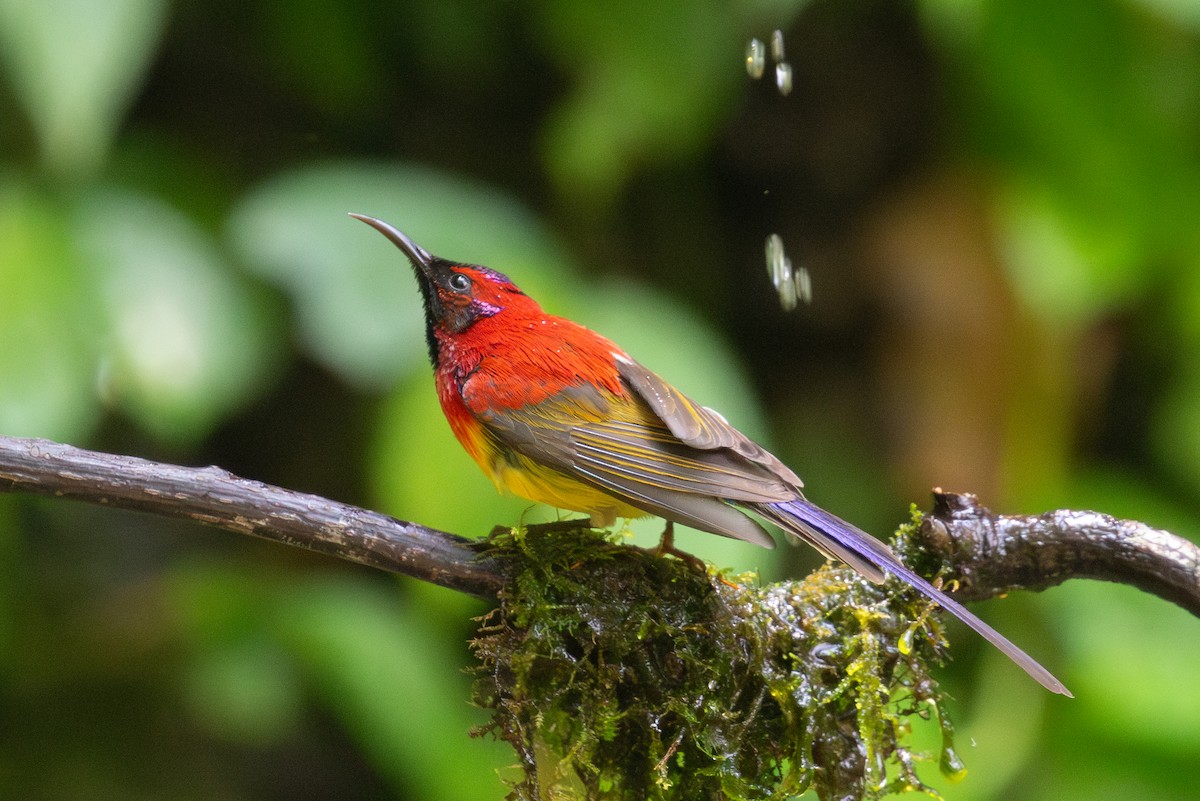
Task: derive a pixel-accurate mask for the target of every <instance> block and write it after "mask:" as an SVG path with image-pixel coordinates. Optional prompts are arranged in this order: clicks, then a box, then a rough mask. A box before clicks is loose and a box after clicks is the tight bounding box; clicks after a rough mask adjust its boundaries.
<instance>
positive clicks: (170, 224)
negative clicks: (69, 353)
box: [75, 190, 277, 440]
mask: <svg viewBox="0 0 1200 801" xmlns="http://www.w3.org/2000/svg"><path fill="white" fill-rule="evenodd" d="M75 231H76V234H77V236H78V238H79V243H80V250H81V253H82V254H83V255H84V257H85V258H86V261H87V263H88V264H89V265H90V267H91V268H92V270H93V271H94V275H95V277H96V284H97V285H98V287H99V289H100V298H99V299H100V301H101V302H102V304H103V308H104V310H105V312H106V313H107V315H108V321H109V326H110V328H111V333H110V342H109V343H108V344H109V347H110V348H111V351H110V353H109V354H108V361H107V363H106V364H105V375H104V378H105V389H106V390H107V391H108V392H111V393H112V394H113V395H114V396H115V397H116V398H117V399H118V400H119V401H120V402H121V403H122V404H124V405H125V406H127V408H128V409H129V411H130V413H131V414H132V416H133V417H134V419H136V420H137V421H138V422H139V423H141V424H142V425H144V426H145V427H146V428H147V429H149V430H150V431H152V432H154V433H155V434H156V435H158V436H160V437H163V438H166V439H174V440H181V439H194V438H198V437H200V436H203V435H204V434H205V433H207V431H208V430H209V429H210V428H211V427H212V426H213V425H215V424H216V423H217V422H219V421H220V420H221V419H222V418H223V417H224V416H225V415H226V414H227V413H228V412H229V411H230V410H231V409H233V408H235V407H236V406H237V405H238V404H240V403H242V402H244V401H245V400H246V399H247V398H249V397H251V396H252V395H253V394H254V393H255V392H256V391H257V390H258V389H260V388H261V386H262V384H263V382H264V379H265V378H266V377H267V376H268V375H269V371H268V370H266V366H267V364H268V362H269V361H270V359H271V357H272V356H273V355H274V354H273V353H272V351H273V350H274V349H275V348H274V345H273V343H274V342H275V340H276V339H277V336H276V335H275V334H274V333H273V332H272V330H271V328H270V326H269V324H268V321H267V319H266V316H265V314H264V313H263V311H262V309H261V308H260V307H259V306H257V305H256V304H255V302H254V299H253V298H251V297H250V294H249V287H247V286H245V285H239V284H238V282H237V281H236V279H235V277H234V275H233V273H232V272H231V271H230V269H229V268H228V266H226V265H225V264H223V263H222V261H221V259H220V257H219V256H218V254H217V252H216V249H215V246H214V244H213V243H212V242H210V241H209V240H208V239H207V238H206V236H205V235H204V234H203V233H202V232H201V231H200V230H198V229H197V228H196V227H195V226H193V225H192V224H191V223H190V222H189V221H188V220H187V219H186V218H184V217H183V216H182V215H180V214H179V213H178V212H176V211H174V210H173V209H171V208H169V207H168V206H166V205H164V204H162V203H161V202H159V201H157V200H155V199H154V198H151V197H149V196H145V195H138V194H133V193H131V192H125V191H120V190H95V191H93V192H91V193H89V194H88V195H87V196H86V197H85V199H84V200H83V201H82V202H81V203H80V204H79V207H78V216H77V224H76V226H75Z"/></svg>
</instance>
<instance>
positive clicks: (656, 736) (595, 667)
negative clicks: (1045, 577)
mask: <svg viewBox="0 0 1200 801" xmlns="http://www.w3.org/2000/svg"><path fill="white" fill-rule="evenodd" d="M491 544H492V547H493V549H494V550H495V552H496V553H497V554H498V555H501V556H502V557H503V558H505V559H507V560H510V564H511V565H512V573H511V575H512V580H511V582H510V583H509V585H508V587H507V589H506V590H505V591H504V593H503V594H502V597H501V603H500V607H499V608H498V609H497V610H495V611H494V612H492V613H491V614H490V615H489V616H487V617H486V618H485V620H484V624H483V626H482V628H481V630H480V634H479V637H478V639H476V640H475V642H474V647H475V651H476V654H477V655H478V657H479V659H480V662H481V665H480V667H479V669H478V676H477V680H476V686H475V700H476V702H477V703H478V704H480V705H482V706H484V707H486V708H488V709H491V710H492V711H493V720H492V722H491V724H490V726H488V727H487V730H488V731H491V732H493V733H495V734H496V735H498V736H499V737H502V738H503V739H505V740H506V741H508V742H509V743H511V744H512V746H513V747H514V748H515V749H516V751H517V753H518V755H519V759H520V762H521V767H522V769H523V771H524V778H523V780H522V781H520V782H518V783H517V784H515V785H514V787H513V791H512V793H511V794H510V798H513V799H518V800H519V801H543V799H559V798H563V799H566V798H587V799H621V800H624V799H629V800H630V801H632V800H634V799H637V801H642V799H731V800H732V799H785V798H791V797H794V796H797V795H800V794H801V793H803V792H804V791H806V790H807V789H809V788H812V789H814V790H815V791H816V793H817V795H818V796H819V797H820V798H822V799H839V800H840V799H857V798H876V797H879V796H881V795H885V794H888V793H891V792H898V791H901V790H906V789H918V790H926V789H927V788H925V787H924V786H923V785H922V784H921V782H920V781H919V780H918V778H917V776H916V773H915V771H914V768H913V761H914V755H913V754H912V753H911V752H910V751H909V750H908V749H907V748H906V747H905V746H904V744H903V736H904V734H905V733H906V731H907V726H906V724H905V721H904V718H905V717H906V716H908V715H912V714H918V715H922V716H929V715H931V714H937V713H938V710H939V709H940V704H939V701H940V695H939V692H938V689H937V685H936V683H935V682H934V681H933V679H932V678H931V677H930V676H929V674H928V673H927V671H926V668H925V664H926V663H927V662H929V661H930V660H939V659H940V657H941V648H942V645H943V637H942V630H941V627H940V625H939V624H938V623H937V621H936V619H934V618H931V617H929V615H928V611H929V608H928V605H927V604H926V603H924V602H923V601H922V600H921V599H920V598H919V596H916V595H915V594H912V593H908V592H907V591H906V590H905V589H904V588H903V587H900V586H898V585H894V584H892V583H889V584H888V585H886V586H885V587H880V586H877V585H874V584H871V583H870V582H867V581H864V580H863V579H861V578H859V577H858V576H857V575H856V574H855V573H853V571H851V570H849V569H846V568H838V567H830V566H826V567H823V568H821V569H820V570H817V571H816V572H814V573H813V574H812V575H810V576H809V577H807V578H805V579H803V580H801V581H795V582H787V583H782V584H775V585H771V586H767V587H758V586H755V585H754V583H753V577H736V578H730V577H724V576H712V575H703V574H700V573H698V572H697V571H695V570H694V569H691V568H689V567H687V566H686V565H684V564H683V563H681V562H679V561H677V560H674V559H670V558H662V557H657V556H654V555H652V554H649V553H646V552H644V551H641V550H638V549H635V548H630V547H627V546H621V545H617V544H615V543H613V542H610V541H609V540H608V539H606V538H605V536H604V535H603V534H602V533H599V532H595V531H590V530H587V529H582V530H574V531H562V530H556V531H553V532H539V531H537V530H529V531H517V532H506V533H502V534H499V535H496V536H493V538H492V541H491ZM913 621H916V623H913ZM943 730H944V731H945V732H946V735H947V738H948V737H949V724H948V722H947V723H946V724H945V725H944V727H943ZM947 745H948V746H949V744H947ZM949 753H950V754H951V755H952V751H950V752H949Z"/></svg>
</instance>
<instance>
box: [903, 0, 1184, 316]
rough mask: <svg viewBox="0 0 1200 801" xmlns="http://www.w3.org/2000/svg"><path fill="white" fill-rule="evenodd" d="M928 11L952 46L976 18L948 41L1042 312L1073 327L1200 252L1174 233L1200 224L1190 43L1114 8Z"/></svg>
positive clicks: (1020, 262)
mask: <svg viewBox="0 0 1200 801" xmlns="http://www.w3.org/2000/svg"><path fill="white" fill-rule="evenodd" d="M976 7H977V8H976ZM926 8H927V11H930V12H931V13H930V17H931V19H932V20H933V21H934V22H933V24H934V26H935V29H936V30H937V31H938V32H940V33H942V34H943V38H946V37H947V35H946V34H945V31H946V30H947V29H948V27H949V26H948V23H947V20H948V19H956V20H957V19H961V18H964V17H969V24H967V25H966V28H965V32H964V30H963V29H962V27H963V26H960V29H959V30H957V31H955V34H956V35H955V36H954V39H956V40H957V41H954V42H952V44H953V45H956V46H957V49H958V50H959V53H960V56H961V57H962V58H963V64H962V65H961V66H962V72H963V74H964V75H965V76H966V77H967V78H968V79H969V80H968V81H966V82H965V83H964V84H963V85H962V86H961V87H960V97H961V99H962V102H963V104H964V106H965V113H964V115H963V119H964V123H965V124H966V126H967V128H968V130H969V131H970V132H971V135H972V137H973V142H972V143H973V144H974V145H975V147H976V148H978V150H979V151H980V154H981V155H982V156H983V157H984V158H985V159H986V160H988V161H989V162H990V163H991V166H993V167H998V170H996V172H997V174H998V175H999V176H1000V181H1001V184H1002V186H1004V189H1003V191H1004V192H1005V193H1006V197H1004V199H1003V201H1002V222H1003V226H1004V229H1005V230H1004V236H1005V238H1006V240H1007V241H1006V245H1007V249H1008V253H1009V255H1011V256H1013V257H1014V265H1015V271H1014V276H1015V278H1016V282H1017V286H1018V288H1019V289H1020V290H1022V292H1023V293H1024V294H1025V296H1026V299H1031V300H1033V302H1034V306H1035V308H1038V309H1039V310H1041V311H1043V312H1046V311H1049V315H1048V316H1049V318H1050V319H1055V320H1057V319H1059V318H1060V316H1064V315H1065V317H1066V319H1067V321H1068V322H1071V321H1077V320H1079V319H1080V318H1081V317H1082V316H1087V315H1089V314H1095V313H1096V312H1098V311H1100V310H1102V309H1103V308H1104V307H1105V305H1106V304H1111V303H1112V302H1114V300H1115V299H1117V298H1118V297H1119V296H1120V295H1122V294H1133V293H1138V292H1140V291H1143V290H1144V289H1145V288H1146V287H1147V286H1148V285H1150V283H1151V282H1152V281H1154V280H1157V279H1158V278H1159V276H1160V273H1159V272H1158V271H1157V270H1155V269H1150V268H1151V267H1156V266H1158V263H1159V262H1160V261H1161V260H1162V259H1164V258H1175V257H1176V256H1177V255H1178V254H1179V253H1181V252H1185V251H1186V250H1187V249H1189V248H1194V247H1195V244H1196V238H1195V236H1194V233H1193V232H1192V231H1189V230H1187V229H1186V227H1180V226H1178V225H1175V224H1174V223H1173V222H1172V221H1173V220H1180V219H1193V218H1195V216H1196V215H1197V214H1200V171H1198V169H1197V164H1196V161H1195V159H1194V156H1193V155H1192V153H1191V147H1190V145H1189V144H1188V143H1189V142H1190V141H1191V139H1192V138H1194V135H1195V134H1194V120H1195V99H1196V98H1197V97H1200V76H1197V75H1196V70H1195V69H1189V65H1190V66H1194V65H1195V58H1194V56H1191V57H1188V56H1186V55H1185V54H1186V53H1187V52H1188V51H1190V50H1193V49H1194V44H1189V43H1188V42H1187V41H1186V40H1180V38H1179V37H1178V36H1175V35H1171V34H1169V33H1167V32H1164V31H1160V30H1156V29H1155V27H1154V25H1153V24H1149V23H1150V20H1148V18H1146V17H1145V16H1144V15H1143V16H1138V15H1136V14H1134V13H1133V12H1132V11H1131V10H1130V8H1129V7H1128V6H1127V5H1126V4H1123V3H1120V2H1117V0H1100V1H1099V2H1096V0H1062V1H1061V2H1056V3H1041V2H1037V0H1008V1H1006V2H983V3H978V4H954V3H946V2H940V0H939V2H930V3H927V4H926ZM976 12H977V13H976Z"/></svg>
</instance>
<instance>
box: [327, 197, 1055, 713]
mask: <svg viewBox="0 0 1200 801" xmlns="http://www.w3.org/2000/svg"><path fill="white" fill-rule="evenodd" d="M350 216H351V217H354V218H355V219H358V220H362V221H363V222H365V223H367V224H368V225H370V226H371V227H373V228H375V229H376V230H377V231H379V232H380V233H382V234H383V235H384V236H386V237H387V238H388V239H389V240H391V241H392V243H393V244H394V245H396V247H398V248H400V250H401V251H403V252H404V255H405V256H407V257H408V260H409V262H410V263H411V264H412V267H413V271H414V272H415V273H416V276H417V284H418V285H419V286H420V289H421V299H422V301H423V303H424V307H425V323H426V327H425V334H426V340H427V344H428V346H429V359H430V361H431V362H432V363H433V371H434V376H435V379H436V384H437V393H438V399H439V400H440V401H441V405H442V411H443V412H444V413H445V415H446V420H447V421H449V423H450V428H451V429H453V431H454V435H455V437H457V438H458V441H459V442H460V443H461V444H462V446H463V448H465V449H466V451H467V453H469V454H470V455H471V458H472V459H474V460H475V461H476V462H477V463H478V464H479V466H480V467H481V468H482V469H483V472H484V473H486V474H487V475H488V477H490V478H491V479H492V481H493V482H494V483H495V484H496V487H497V488H498V489H499V490H501V491H502V492H503V491H505V490H507V491H509V492H511V493H513V494H515V495H520V496H521V497H524V498H528V499H529V500H532V501H535V502H540V503H545V504H549V505H551V506H555V507H558V508H560V509H569V510H572V511H576V512H584V513H586V514H588V515H590V516H591V520H592V524H593V525H595V526H599V527H605V526H609V525H612V524H613V522H614V521H615V520H616V519H617V518H636V517H644V516H646V515H657V516H659V517H662V518H664V519H665V520H666V521H668V526H670V524H671V523H680V524H682V525H687V526H691V527H692V528H697V529H700V530H701V531H708V532H712V533H713V534H720V535H723V536H726V537H733V538H734V539H738V540H744V541H746V542H752V543H754V544H756V545H761V546H763V547H764V548H774V547H775V541H774V540H773V539H772V538H771V536H770V535H769V534H768V533H767V532H766V530H765V529H764V528H763V527H762V525H760V524H759V523H758V522H757V521H756V520H754V519H753V518H751V517H750V516H749V515H747V514H745V512H744V511H742V510H746V511H750V512H753V513H754V514H756V515H758V516H760V517H762V518H764V519H765V520H768V521H770V522H771V523H774V524H775V525H777V526H779V527H780V528H781V529H783V531H785V532H786V533H787V534H789V535H791V537H794V538H797V539H800V540H803V541H804V542H807V543H808V544H810V545H812V546H813V547H815V548H816V549H817V550H818V551H820V552H821V553H823V554H825V556H827V557H830V558H835V559H840V560H841V561H843V562H845V563H846V564H848V565H849V566H850V567H852V568H854V569H855V570H857V571H858V572H859V573H861V574H862V575H863V576H865V577H867V578H868V579H870V580H871V581H874V582H881V581H883V580H884V578H885V577H886V575H888V574H890V575H892V576H895V577H896V578H898V579H900V580H901V581H904V582H905V583H907V584H908V585H910V586H911V587H913V588H915V589H916V590H917V591H918V592H920V593H922V594H923V595H925V596H926V597H927V598H929V599H930V600H932V601H934V602H935V603H937V604H938V605H939V606H941V607H942V608H943V609H946V610H948V611H949V612H951V613H953V614H954V615H955V616H956V617H957V618H958V619H959V620H961V621H963V622H964V623H966V624H967V625H968V626H970V627H971V628H973V629H974V630H975V631H977V632H978V633H979V634H980V635H982V636H983V637H984V639H986V640H987V641H988V642H990V643H992V644H993V645H994V646H996V647H997V648H999V649H1000V650H1001V651H1002V652H1003V653H1004V654H1005V655H1007V656H1008V658H1009V659H1011V660H1012V661H1013V662H1015V663H1017V665H1018V666H1020V667H1021V668H1022V669H1023V670H1025V672H1026V673H1028V674H1029V675H1030V676H1032V677H1033V678H1034V679H1035V680H1037V681H1038V682H1039V683H1040V684H1041V685H1042V686H1043V687H1045V688H1046V689H1048V690H1051V691H1052V692H1056V693H1060V694H1062V695H1066V696H1070V695H1071V693H1070V691H1069V690H1067V688H1066V687H1065V686H1064V685H1063V683H1062V682H1060V681H1059V680H1058V679H1056V678H1055V677H1054V676H1053V675H1052V674H1051V673H1050V671H1048V670H1046V668H1044V667H1042V666H1041V665H1040V664H1038V663H1037V662H1036V661H1035V660H1034V659H1033V658H1032V657H1030V656H1029V655H1028V654H1026V653H1025V652H1024V651H1022V650H1021V649H1020V648H1018V647H1017V646H1016V645H1014V644H1013V643H1012V642H1010V641H1009V640H1008V639H1007V638H1005V637H1004V636H1003V635H1001V634H1000V633H999V632H998V631H996V630H995V629H993V628H992V627H991V626H989V625H988V624H986V623H984V622H983V621H982V620H980V619H979V618H978V617H976V616H975V615H973V614H971V613H970V612H969V611H967V609H966V608H965V607H963V605H962V604H960V603H959V602H958V601H955V600H954V599H953V598H951V597H949V596H948V595H946V593H944V592H942V591H941V590H939V589H937V588H935V587H934V586H933V585H932V584H930V583H929V582H928V581H926V580H925V579H923V578H921V577H920V576H918V575H917V574H916V573H914V572H913V571H912V570H911V569H909V568H908V567H906V566H905V565H904V564H902V563H901V562H900V560H899V559H898V558H897V557H896V556H895V554H893V553H892V551H891V550H890V549H889V548H888V547H887V546H886V545H884V544H883V543H882V542H880V541H879V540H877V539H875V538H874V537H872V536H871V535H869V534H867V533H866V532H865V531H862V530H861V529H859V528H858V527H856V526H854V525H853V524H851V523H848V522H846V521H845V520H842V519H841V518H839V517H837V516H836V515H833V514H831V513H829V512H827V511H825V510H824V509H822V508H820V507H819V506H816V505H815V504H813V503H810V502H809V501H808V500H807V499H805V497H804V495H803V494H802V492H801V489H802V487H803V483H802V482H801V481H800V478H799V477H798V476H797V475H796V474H795V473H794V472H792V470H791V469H790V468H788V466H787V465H785V464H784V463H783V462H781V461H780V460H779V459H777V458H776V457H775V456H773V455H772V454H771V453H769V452H768V451H767V450H766V449H765V448H763V447H762V446H761V445H759V444H757V443H755V442H754V441H752V440H751V439H750V438H749V437H747V436H745V435H744V434H742V433H741V432H740V431H738V430H737V429H735V428H734V427H733V426H731V425H730V424H729V423H728V422H727V421H726V420H725V418H724V417H722V416H721V415H720V414H719V413H718V412H716V411H714V410H712V409H710V408H708V407H706V406H701V405H700V404H698V403H696V402H694V401H692V400H691V399H690V398H688V397H687V396H686V395H684V394H683V393H682V392H680V391H679V390H677V389H675V388H674V387H672V386H671V385H670V384H668V383H667V382H666V381H664V380H663V379H662V378H660V377H659V376H658V375H656V374H655V373H653V372H651V371H650V370H648V369H646V368H645V367H643V366H642V365H641V364H638V363H637V362H636V361H634V360H633V359H632V358H631V357H630V356H629V355H628V354H626V353H625V351H624V350H622V349H621V348H620V347H618V346H617V345H616V344H615V343H613V342H612V341H610V340H608V339H605V338H604V337H602V336H600V335H599V334H597V333H595V332H593V331H591V330H589V329H587V328H584V327H583V326H582V325H580V324H578V323H575V322H572V321H571V320H568V319H565V318H563V317H556V316H555V315H552V314H547V313H546V312H544V311H543V310H542V308H541V306H539V305H538V303H537V302H536V301H535V300H534V299H533V298H531V297H529V296H528V295H526V294H525V293H524V292H522V291H521V290H520V289H518V288H517V286H516V284H514V283H513V282H512V281H511V280H510V279H509V278H508V276H506V275H504V274H503V273H501V272H498V271H496V270H493V269H491V268H490V267H484V266H482V265H478V264H463V263H458V262H453V261H448V260H446V259H443V258H439V257H437V256H434V255H432V254H431V253H429V251H427V250H425V249H424V248H422V247H421V246H420V245H418V244H416V243H415V242H413V240H412V239H410V238H409V237H408V236H407V235H405V234H404V233H402V232H401V231H399V230H397V229H396V228H394V227H392V226H391V225H389V224H387V223H385V222H383V221H382V220H377V219H375V218H373V217H367V216H365V215H361V214H351V215H350Z"/></svg>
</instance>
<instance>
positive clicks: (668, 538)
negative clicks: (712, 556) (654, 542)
mask: <svg viewBox="0 0 1200 801" xmlns="http://www.w3.org/2000/svg"><path fill="white" fill-rule="evenodd" d="M650 552H651V553H652V554H654V555H655V556H666V555H667V554H670V555H671V556H674V557H675V558H676V559H678V560H680V561H681V562H683V563H684V564H686V565H687V566H688V567H690V568H691V569H692V570H695V571H696V572H697V573H704V574H707V573H708V565H707V564H705V562H704V560H703V559H701V558H700V557H698V556H693V555H692V554H690V553H688V552H687V551H684V550H680V549H679V548H676V547H675V524H674V523H673V522H671V521H670V520H668V521H667V526H666V528H664V529H663V533H662V536H661V537H660V538H659V540H658V547H657V548H654V549H652V550H651V551H650Z"/></svg>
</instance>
